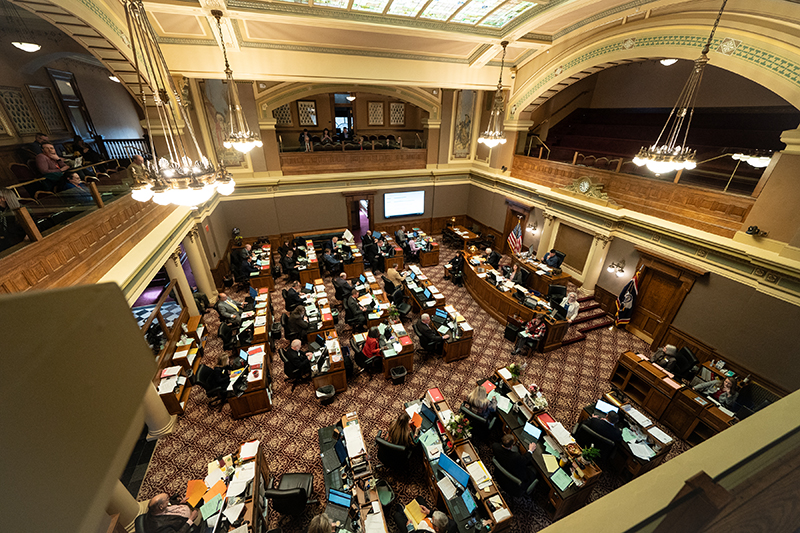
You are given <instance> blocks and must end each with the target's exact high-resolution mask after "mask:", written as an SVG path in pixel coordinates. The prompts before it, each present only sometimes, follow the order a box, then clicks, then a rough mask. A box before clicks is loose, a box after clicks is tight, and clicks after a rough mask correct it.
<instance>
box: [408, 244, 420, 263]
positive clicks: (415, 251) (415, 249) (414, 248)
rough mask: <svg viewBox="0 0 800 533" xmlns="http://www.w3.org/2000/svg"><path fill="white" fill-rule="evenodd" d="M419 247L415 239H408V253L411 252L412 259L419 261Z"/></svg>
mask: <svg viewBox="0 0 800 533" xmlns="http://www.w3.org/2000/svg"><path fill="white" fill-rule="evenodd" d="M421 249H422V248H420V246H419V244H417V240H416V239H409V240H408V253H410V254H411V256H412V259H414V260H416V261H419V252H420V250H421Z"/></svg>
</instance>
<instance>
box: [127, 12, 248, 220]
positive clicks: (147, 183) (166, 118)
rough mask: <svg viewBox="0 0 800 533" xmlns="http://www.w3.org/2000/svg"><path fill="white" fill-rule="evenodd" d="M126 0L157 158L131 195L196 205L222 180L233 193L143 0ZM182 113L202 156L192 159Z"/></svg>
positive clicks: (145, 168) (147, 165)
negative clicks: (205, 148) (204, 145)
mask: <svg viewBox="0 0 800 533" xmlns="http://www.w3.org/2000/svg"><path fill="white" fill-rule="evenodd" d="M123 3H124V5H125V15H126V19H127V23H128V32H129V33H130V36H131V51H132V53H133V61H134V66H135V68H136V72H137V73H138V77H139V93H140V95H141V98H142V109H143V110H144V115H145V121H146V124H147V131H148V133H149V135H150V150H151V152H152V154H153V159H152V160H151V161H145V162H144V164H143V165H142V167H143V173H141V174H140V175H139V176H138V177H137V179H136V182H135V183H134V184H133V186H132V189H133V193H132V197H133V198H134V199H135V200H138V201H140V202H147V201H148V200H150V199H152V200H153V201H154V202H155V203H157V204H160V205H167V204H175V205H182V206H190V207H194V206H197V205H200V204H202V203H205V202H206V201H208V200H209V199H210V198H211V196H212V195H213V194H214V192H215V191H217V190H218V187H219V186H220V185H221V184H224V185H226V187H224V188H223V189H222V190H219V192H220V194H224V193H225V192H227V194H230V192H232V186H231V184H232V183H233V180H232V179H231V178H230V175H228V174H227V173H226V172H225V171H224V169H223V171H222V172H221V173H218V171H217V169H216V168H214V165H213V164H212V163H211V162H210V161H209V160H208V159H207V158H206V156H205V155H203V152H202V150H201V149H200V143H198V142H197V136H196V135H195V132H194V128H193V127H192V122H191V119H190V118H189V114H188V113H187V111H186V108H185V107H184V106H183V105H182V104H181V96H180V93H179V92H178V90H177V88H176V87H175V82H174V81H173V79H172V74H171V73H170V71H169V68H167V64H166V61H165V60H164V56H163V54H162V53H161V49H160V48H159V46H158V42H157V40H156V34H155V32H154V31H153V27H152V26H151V25H150V22H149V21H148V19H147V13H146V12H145V10H144V5H143V4H142V0H123ZM143 80H144V81H145V82H146V83H147V86H148V87H149V88H150V90H151V91H152V99H153V100H152V104H153V106H154V107H155V111H156V113H157V115H158V125H157V126H156V129H155V130H154V128H153V125H152V124H151V120H150V113H149V112H148V109H147V100H148V96H147V95H146V94H145V91H144V86H143V84H144V82H143ZM170 95H171V96H170ZM179 117H180V119H181V120H182V121H183V123H184V125H185V128H186V131H187V132H188V134H189V137H190V139H191V142H192V143H193V144H194V149H195V151H196V153H197V154H198V159H195V160H193V159H192V158H191V157H190V155H189V152H188V151H187V145H186V142H185V140H184V137H183V136H181V134H180V129H179V127H178V119H179ZM158 128H160V132H159V133H163V135H164V141H165V144H166V153H162V154H158V153H157V152H156V149H155V144H154V142H153V137H154V135H153V133H154V132H155V131H158ZM159 155H160V157H159Z"/></svg>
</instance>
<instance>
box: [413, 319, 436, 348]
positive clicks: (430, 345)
mask: <svg viewBox="0 0 800 533" xmlns="http://www.w3.org/2000/svg"><path fill="white" fill-rule="evenodd" d="M411 329H413V330H414V334H415V335H416V336H417V338H418V339H419V345H420V347H421V348H422V349H423V350H433V349H434V348H435V346H434V345H433V343H431V342H429V341H427V340H426V339H425V337H423V336H422V333H420V331H419V326H417V323H416V322H414V323H413V324H412V325H411Z"/></svg>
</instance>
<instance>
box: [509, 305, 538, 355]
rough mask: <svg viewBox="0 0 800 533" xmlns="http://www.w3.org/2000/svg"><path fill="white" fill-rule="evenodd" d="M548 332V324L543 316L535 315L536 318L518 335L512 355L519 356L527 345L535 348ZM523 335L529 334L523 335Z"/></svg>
mask: <svg viewBox="0 0 800 533" xmlns="http://www.w3.org/2000/svg"><path fill="white" fill-rule="evenodd" d="M546 332H547V324H545V321H544V319H543V315H534V317H533V318H532V319H531V320H530V322H528V323H527V324H525V329H523V330H522V331H520V332H519V333H517V342H516V344H514V349H513V350H511V354H512V355H518V354H519V353H520V352H522V348H523V346H525V345H527V346H528V347H530V348H534V347H535V346H536V345H537V344H538V343H539V340H540V339H541V338H542V337H544V334H545V333H546ZM523 333H527V334H526V335H523Z"/></svg>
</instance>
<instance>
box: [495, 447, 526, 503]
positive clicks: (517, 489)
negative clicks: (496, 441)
mask: <svg viewBox="0 0 800 533" xmlns="http://www.w3.org/2000/svg"><path fill="white" fill-rule="evenodd" d="M492 463H494V474H495V477H496V478H497V482H498V483H499V484H500V487H501V488H502V489H503V490H504V491H506V493H508V495H509V496H511V497H514V498H516V497H519V496H522V495H523V492H524V488H523V487H522V480H521V479H520V478H518V477H517V476H515V475H514V474H512V473H511V472H509V471H508V470H506V469H505V468H503V466H502V465H501V464H500V463H499V462H497V459H495V458H494V457H492Z"/></svg>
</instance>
